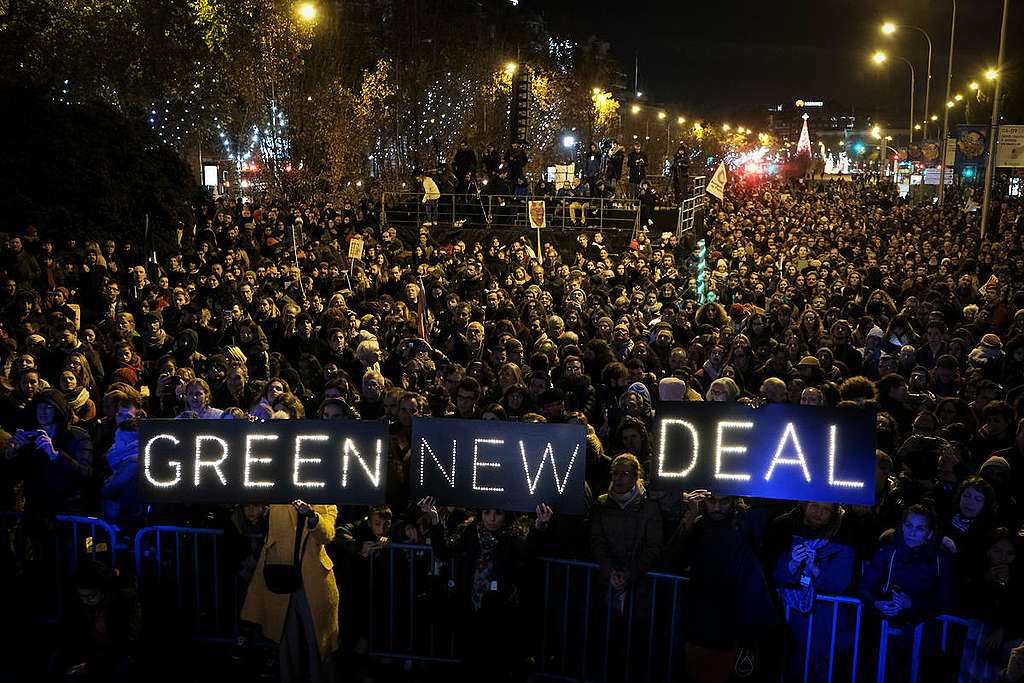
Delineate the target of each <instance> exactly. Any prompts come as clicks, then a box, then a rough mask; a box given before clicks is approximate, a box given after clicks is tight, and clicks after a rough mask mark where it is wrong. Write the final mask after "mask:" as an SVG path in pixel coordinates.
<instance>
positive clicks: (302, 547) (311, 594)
mask: <svg viewBox="0 0 1024 683" xmlns="http://www.w3.org/2000/svg"><path fill="white" fill-rule="evenodd" d="M337 517H338V508H337V507H336V506H334V505H309V504H307V503H305V502H304V501H302V500H295V501H293V502H292V503H291V504H290V505H271V506H270V525H269V530H268V532H267V540H266V542H265V543H264V545H263V553H262V555H261V556H260V559H259V564H258V565H257V566H256V571H255V573H254V574H253V577H252V582H251V583H250V584H249V593H248V595H247V596H246V598H245V604H244V605H243V606H242V615H241V618H242V619H244V620H246V621H251V622H254V623H256V624H259V625H260V626H261V627H262V630H263V635H264V636H266V637H267V638H270V639H271V640H273V641H274V642H276V643H278V645H279V647H278V657H279V667H280V680H281V681H282V683H284V682H285V681H323V682H325V683H326V682H328V681H333V680H334V677H333V666H332V662H331V655H332V654H333V653H334V651H335V650H337V649H338V643H339V630H338V604H339V595H338V586H337V584H336V583H335V580H334V562H332V561H331V558H330V556H328V554H327V550H326V549H325V548H324V546H325V545H328V544H329V543H330V542H331V541H332V540H333V539H334V523H335V520H336V519H337Z"/></svg>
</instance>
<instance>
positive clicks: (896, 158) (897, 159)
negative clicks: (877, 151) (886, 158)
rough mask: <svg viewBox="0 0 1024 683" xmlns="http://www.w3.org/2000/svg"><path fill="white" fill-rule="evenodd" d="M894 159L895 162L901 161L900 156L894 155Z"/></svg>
mask: <svg viewBox="0 0 1024 683" xmlns="http://www.w3.org/2000/svg"><path fill="white" fill-rule="evenodd" d="M892 158H893V159H894V160H895V161H899V160H900V155H899V154H893V155H892Z"/></svg>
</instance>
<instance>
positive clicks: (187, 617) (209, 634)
mask: <svg viewBox="0 0 1024 683" xmlns="http://www.w3.org/2000/svg"><path fill="white" fill-rule="evenodd" d="M223 534H224V532H223V530H221V529H201V528H193V527H180V526H150V527H145V528H143V529H139V531H138V533H136V534H135V571H136V573H137V575H138V577H139V585H140V594H141V597H142V599H143V601H144V605H147V604H148V605H149V606H151V608H154V607H155V608H157V609H164V610H168V614H171V615H174V618H175V620H176V621H177V626H178V629H179V630H180V632H181V633H184V634H185V635H186V636H187V637H188V638H190V639H193V640H200V641H208V642H221V643H229V642H234V640H235V637H236V636H237V634H238V632H239V630H238V615H239V612H240V608H241V603H240V600H239V594H240V593H242V594H243V595H244V589H243V587H240V586H238V585H236V583H235V581H234V579H235V578H236V577H235V575H234V573H232V572H230V571H228V568H226V567H224V566H222V562H221V559H222V558H221V555H222V551H221V548H220V547H219V545H218V541H219V539H220V537H221V536H223ZM224 612H229V613H230V615H231V616H230V618H228V619H225V618H223V613H224Z"/></svg>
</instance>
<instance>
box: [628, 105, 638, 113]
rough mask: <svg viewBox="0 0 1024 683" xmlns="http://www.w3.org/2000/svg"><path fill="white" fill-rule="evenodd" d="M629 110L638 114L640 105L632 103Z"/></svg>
mask: <svg viewBox="0 0 1024 683" xmlns="http://www.w3.org/2000/svg"><path fill="white" fill-rule="evenodd" d="M630 111H632V112H633V113H634V114H639V113H640V105H639V104H634V105H633V107H632V109H631V110H630Z"/></svg>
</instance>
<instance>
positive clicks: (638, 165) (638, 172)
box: [626, 150, 647, 185]
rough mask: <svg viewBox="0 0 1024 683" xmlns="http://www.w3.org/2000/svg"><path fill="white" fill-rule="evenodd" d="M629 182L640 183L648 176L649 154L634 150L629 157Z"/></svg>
mask: <svg viewBox="0 0 1024 683" xmlns="http://www.w3.org/2000/svg"><path fill="white" fill-rule="evenodd" d="M626 163H627V165H628V166H629V182H631V183H634V184H637V185H639V184H640V183H642V182H643V180H644V178H645V177H646V176H647V154H646V153H644V152H638V151H636V150H633V151H632V152H630V153H629V157H628V159H627V162H626Z"/></svg>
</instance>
